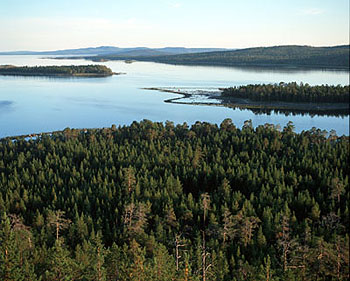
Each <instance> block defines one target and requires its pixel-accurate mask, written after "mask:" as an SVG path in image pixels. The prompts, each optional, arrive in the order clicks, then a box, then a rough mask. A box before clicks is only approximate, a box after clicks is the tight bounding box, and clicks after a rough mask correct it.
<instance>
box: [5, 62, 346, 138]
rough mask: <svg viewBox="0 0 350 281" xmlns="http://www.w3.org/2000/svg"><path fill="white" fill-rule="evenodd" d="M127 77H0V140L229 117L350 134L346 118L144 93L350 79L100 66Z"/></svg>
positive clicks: (326, 74) (336, 74) (315, 73)
mask: <svg viewBox="0 0 350 281" xmlns="http://www.w3.org/2000/svg"><path fill="white" fill-rule="evenodd" d="M0 64H13V65H69V64H91V62H88V61H83V60H52V59H40V57H37V56H0ZM102 64H105V65H107V66H108V67H110V68H111V69H112V70H113V71H115V72H126V73H127V74H126V75H120V76H113V77H108V78H47V77H15V76H0V137H4V136H13V135H21V134H27V133H37V132H43V131H52V130H62V129H64V128H66V127H70V128H96V127H110V126H111V125H112V124H116V125H128V124H131V123H132V122H133V121H134V120H136V121H141V120H143V119H149V120H152V121H162V122H164V121H166V120H171V121H174V122H175V123H176V124H177V123H183V122H187V123H188V124H193V123H194V122H196V121H198V120H199V121H207V122H211V123H217V124H220V123H221V122H222V120H223V119H225V118H231V119H232V120H233V122H234V124H236V126H238V127H242V125H243V123H244V121H245V120H247V119H252V121H253V125H254V126H257V125H260V124H265V123H273V124H280V125H281V126H282V127H283V126H285V125H286V124H287V123H288V121H292V122H293V123H294V125H295V127H296V131H298V132H299V131H302V130H309V129H311V128H312V127H317V128H320V129H322V130H323V129H325V130H327V131H330V130H331V129H335V130H336V131H337V134H338V135H342V134H345V135H349V117H344V118H339V117H324V116H323V117H320V116H314V117H312V116H309V115H304V116H301V115H295V116H293V115H290V116H285V115H283V114H271V115H266V114H264V115H255V114H254V113H252V112H251V111H248V110H238V109H236V110H233V109H229V108H223V107H212V106H195V105H178V104H168V103H164V102H163V101H164V100H165V99H168V98H170V97H174V96H175V95H173V94H169V93H161V92H156V91H146V90H142V89H141V88H143V87H193V88H219V87H229V86H235V85H242V84H248V83H279V82H281V81H283V82H292V81H296V82H301V81H302V82H304V83H309V84H311V85H315V84H334V85H337V84H342V85H345V84H349V72H344V71H324V70H312V71H303V70H288V71H287V70H257V69H242V68H225V67H207V66H205V67H196V66H174V65H166V64H157V63H149V62H135V63H132V64H126V63H124V62H123V61H114V62H106V63H102Z"/></svg>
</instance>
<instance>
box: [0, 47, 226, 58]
mask: <svg viewBox="0 0 350 281" xmlns="http://www.w3.org/2000/svg"><path fill="white" fill-rule="evenodd" d="M222 50H227V49H219V48H184V47H165V48H146V47H135V48H119V47H113V46H101V47H96V48H81V49H67V50H57V51H42V52H35V51H14V52H0V55H54V56H60V55H62V56H68V55H77V56H82V55H84V56H87V55H94V56H95V55H96V56H97V55H102V56H103V55H119V54H120V55H123V56H154V55H174V54H189V53H202V52H211V51H222Z"/></svg>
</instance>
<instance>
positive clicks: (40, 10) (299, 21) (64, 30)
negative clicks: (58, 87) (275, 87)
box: [0, 0, 349, 51]
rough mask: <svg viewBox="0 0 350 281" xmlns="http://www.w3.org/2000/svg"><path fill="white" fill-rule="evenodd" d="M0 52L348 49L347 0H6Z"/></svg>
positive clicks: (0, 8) (1, 1)
mask: <svg viewBox="0 0 350 281" xmlns="http://www.w3.org/2000/svg"><path fill="white" fill-rule="evenodd" d="M0 38H1V39H0V40H1V41H0V42H1V43H0V51H10V50H55V49H66V48H81V47H88V46H93V47H96V46H102V45H103V46H107V45H109V46H119V47H131V46H146V47H165V46H185V47H226V48H243V47H251V46H273V45H287V44H298V45H313V46H331V45H340V44H349V0H210V1H209V0H187V1H185V0H147V1H146V0H143V1H141V0H122V1H120V0H0Z"/></svg>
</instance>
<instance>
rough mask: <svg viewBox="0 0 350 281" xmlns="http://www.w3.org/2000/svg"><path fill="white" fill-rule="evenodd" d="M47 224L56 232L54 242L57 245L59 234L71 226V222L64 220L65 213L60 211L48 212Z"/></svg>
mask: <svg viewBox="0 0 350 281" xmlns="http://www.w3.org/2000/svg"><path fill="white" fill-rule="evenodd" d="M47 220H48V222H47V224H48V225H49V226H51V227H54V228H55V230H56V241H57V242H58V243H59V232H60V231H61V230H63V229H66V228H68V227H69V225H70V224H71V220H69V219H66V218H65V212H64V211H61V210H57V211H53V212H50V213H49V215H48V218H47Z"/></svg>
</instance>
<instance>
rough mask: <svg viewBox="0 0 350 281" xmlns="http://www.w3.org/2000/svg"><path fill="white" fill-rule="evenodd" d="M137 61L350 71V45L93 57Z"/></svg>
mask: <svg viewBox="0 0 350 281" xmlns="http://www.w3.org/2000/svg"><path fill="white" fill-rule="evenodd" d="M130 58H132V59H135V60H141V61H154V62H161V63H170V64H185V65H222V66H260V67H311V68H341V69H349V45H344V46H335V47H309V46H275V47H259V48H248V49H241V50H234V51H218V52H207V53H193V54H180V55H166V56H137V57H130V56H122V55H121V54H116V55H108V56H97V57H90V59H92V60H94V61H99V60H101V59H103V60H106V59H107V60H119V59H130Z"/></svg>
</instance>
